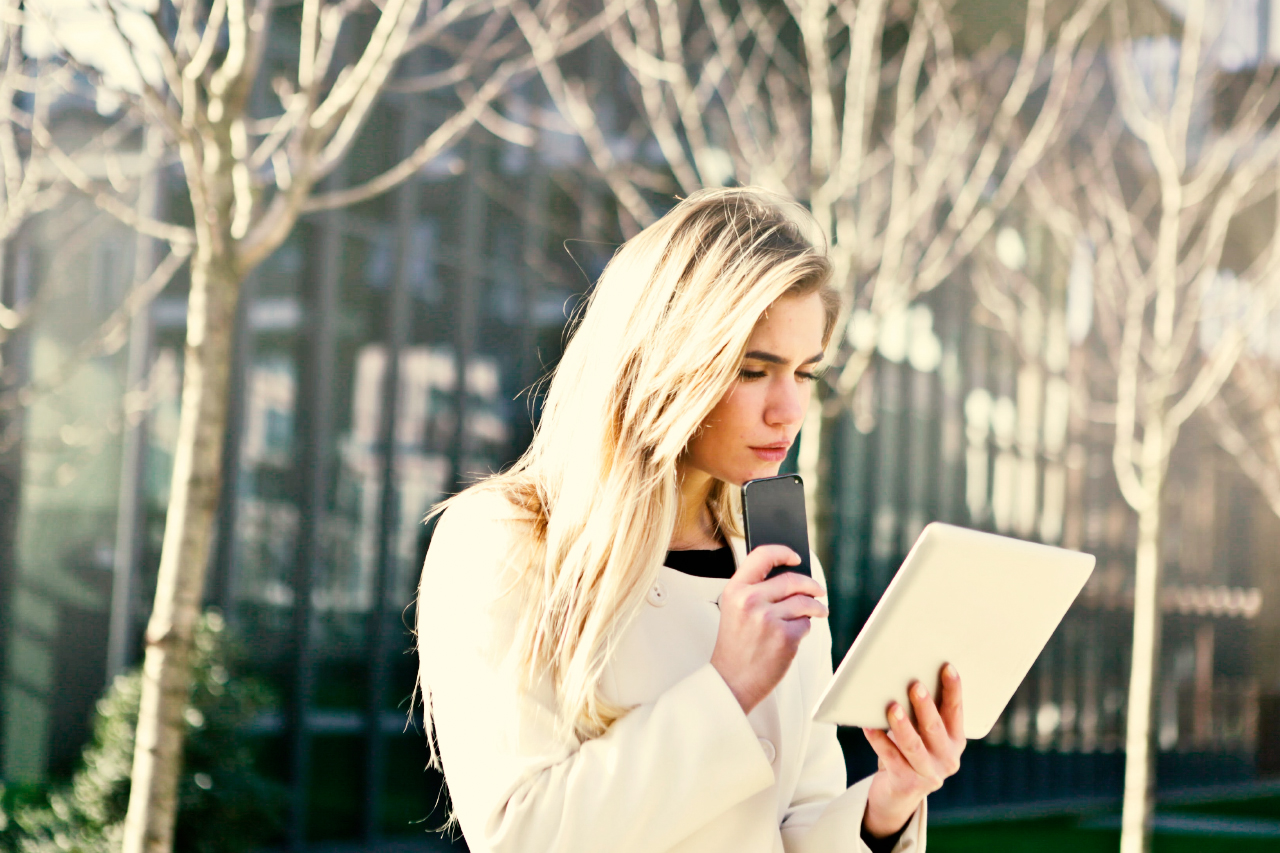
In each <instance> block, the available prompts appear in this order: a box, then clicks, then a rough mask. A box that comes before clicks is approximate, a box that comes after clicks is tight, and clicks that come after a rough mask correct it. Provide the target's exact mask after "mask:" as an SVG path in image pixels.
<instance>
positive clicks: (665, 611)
mask: <svg viewBox="0 0 1280 853" xmlns="http://www.w3.org/2000/svg"><path fill="white" fill-rule="evenodd" d="M812 230H813V229H812V222H811V221H809V220H807V219H806V217H805V214H804V212H803V210H802V209H801V208H799V207H798V206H797V205H794V204H792V203H788V202H785V201H783V200H781V199H778V198H775V197H773V196H770V195H768V194H766V193H763V192H761V191H758V190H751V189H726V190H714V191H703V192H699V193H695V194H694V195H692V196H690V197H689V198H688V199H687V200H685V201H683V202H681V203H680V204H679V205H677V206H676V207H675V208H674V209H673V210H672V211H671V212H670V213H668V214H667V215H666V216H665V217H663V218H662V219H661V220H660V221H658V222H657V223H655V224H654V225H652V226H650V227H649V228H647V229H645V230H644V231H643V232H642V233H640V234H639V235H637V236H636V237H635V238H633V239H632V240H629V241H628V242H627V243H626V244H625V245H624V246H623V247H622V248H621V249H620V250H619V251H618V252H617V254H616V255H615V256H614V258H613V260H612V261H611V262H610V264H609V266H608V268H607V269H606V270H605V272H604V273H603V275H602V276H601V277H600V280H599V282H598V283H597V285H596V287H595V289H594V292H593V293H592V295H591V299H590V301H589V304H588V307H587V308H586V311H585V313H584V314H583V315H582V317H581V320H580V323H579V324H578V327H577V329H576V331H575V333H574V335H573V338H572V340H571V341H570V343H569V345H568V347H567V348H566V350H565V353H564V357H563V359H562V360H561V362H560V365H559V367H558V368H557V370H556V373H555V376H554V378H553V379H552V381H551V386H550V389H549V392H548V395H547V402H546V406H545V409H544V412H543V416H542V420H541V423H540V425H539V428H538V431H537V434H536V435H535V437H534V439H533V442H532V444H531V445H530V447H529V449H528V451H527V452H526V453H525V454H524V456H523V457H522V458H521V459H520V460H519V461H518V462H517V463H516V464H515V465H514V466H513V467H512V468H511V469H510V470H508V471H506V472H504V473H502V474H499V475H496V476H493V477H491V478H489V479H487V480H484V481H482V482H480V483H478V484H476V485H474V486H472V487H471V488H469V489H467V490H465V491H464V492H462V493H461V494H459V495H457V496H455V497H453V498H451V499H449V500H448V501H445V502H444V503H443V504H442V505H441V506H439V507H437V508H436V510H435V511H436V512H441V511H443V512H444V514H443V515H442V516H441V518H440V521H439V524H438V526H437V528H436V531H435V534H434V536H433V540H432V543H431V546H430V549H429V551H428V553H427V559H426V564H425V565H424V567H423V575H422V585H421V588H420V592H419V606H418V613H419V617H418V620H419V622H418V630H419V656H420V661H421V671H420V676H421V683H422V686H423V693H424V699H425V702H426V705H427V709H428V715H427V717H428V726H429V727H430V726H431V725H432V723H434V732H435V740H433V741H432V759H433V762H436V761H440V762H442V764H443V770H444V773H445V778H446V780H447V782H448V785H449V791H450V794H451V797H452V800H453V806H454V809H455V814H456V817H457V818H458V820H459V821H460V823H461V827H462V831H463V835H464V836H465V838H466V840H467V843H468V845H469V847H470V849H471V850H472V851H473V853H486V852H487V851H493V853H498V851H531V853H553V852H554V851H584V852H585V851H591V853H595V851H636V853H649V851H652V853H657V851H697V852H698V853H720V851H724V853H756V851H759V853H775V851H788V853H792V851H805V853H808V852H809V851H812V853H836V851H855V850H866V849H867V847H866V846H864V845H865V844H871V845H873V846H874V847H875V848H876V849H881V848H883V849H894V850H908V849H910V850H922V849H923V848H924V839H925V828H924V821H925V818H924V796H925V795H926V794H927V793H929V792H930V791H932V790H935V789H936V788H937V787H938V786H939V785H940V784H941V782H942V780H943V779H944V778H945V777H946V776H948V775H950V774H951V773H954V772H955V770H956V768H957V767H958V763H959V755H960V751H961V750H962V749H963V745H964V737H963V734H962V731H963V728H962V725H961V720H960V713H961V709H960V690H959V681H958V678H956V677H955V675H954V673H950V674H944V676H943V679H942V684H943V695H942V697H941V701H940V705H939V706H935V704H934V702H933V700H932V699H931V698H930V697H929V696H928V694H927V692H924V688H923V685H915V686H914V687H913V690H912V702H913V705H914V712H915V715H916V719H917V720H918V721H919V723H920V730H919V731H917V729H916V727H915V726H913V724H912V723H911V722H910V719H909V717H908V716H907V715H906V714H905V713H904V709H902V708H899V707H897V706H896V705H895V706H892V707H890V708H889V709H887V712H888V730H889V733H885V732H881V731H867V737H868V739H869V740H870V742H871V745H872V747H873V748H874V749H875V750H876V752H877V754H878V755H879V756H880V769H879V771H878V772H877V773H876V774H874V775H873V776H871V777H868V778H867V779H864V780H862V781H861V782H858V783H857V784H855V785H854V786H852V787H850V788H848V789H847V790H846V787H845V765H844V760H843V757H842V754H841V751H840V747H839V744H838V742H837V740H836V733H835V727H834V726H831V725H828V724H820V723H815V722H813V721H812V720H811V719H810V718H809V713H810V710H811V709H812V707H813V705H814V704H815V702H816V700H817V698H818V696H819V694H820V693H821V691H822V690H823V688H824V687H825V686H826V683H827V681H828V679H829V678H830V676H831V657H830V655H831V635H830V633H829V631H828V628H827V625H826V621H825V617H826V615H827V608H826V606H825V605H824V604H823V602H822V601H821V600H820V599H822V598H824V596H825V588H824V586H823V580H822V570H821V567H820V566H819V565H818V563H817V560H816V559H813V560H812V566H813V574H814V577H813V578H808V577H805V576H803V575H800V574H797V573H794V572H785V573H782V574H780V575H778V576H777V577H775V578H772V579H768V580H766V579H765V578H766V576H767V575H768V574H769V571H770V569H772V568H773V567H775V566H778V565H794V564H796V563H797V562H798V561H799V558H798V557H797V556H796V555H795V554H794V552H792V551H790V550H789V549H787V548H784V547H782V546H777V545H774V546H762V547H759V548H756V549H755V550H754V551H753V552H751V553H750V554H746V553H744V546H743V542H742V538H741V525H740V518H741V504H740V495H739V487H740V486H741V484H742V483H743V482H744V481H746V480H748V479H752V478H756V477H764V476H771V475H773V474H776V473H777V469H778V466H779V463H780V462H781V460H782V458H783V456H784V455H785V453H786V447H787V446H788V445H790V443H791V442H792V441H793V440H794V439H795V437H796V434H797V432H798V431H799V428H800V423H801V420H802V418H803V415H804V412H805V408H806V406H807V404H808V399H809V395H810V393H811V380H812V379H813V378H814V374H813V371H814V369H815V368H816V367H817V363H818V362H819V360H820V359H821V358H822V355H823V352H824V350H825V348H826V346H827V344H828V342H829V340H830V337H831V334H832V330H833V328H834V326H835V320H836V315H837V312H838V309H839V299H838V296H837V294H836V291H835V290H834V289H833V288H832V287H831V285H830V283H829V278H830V272H831V271H830V265H829V263H828V261H827V259H826V257H825V256H824V254H823V252H822V251H820V250H819V249H818V248H815V243H816V241H813V240H811V239H808V238H807V237H806V236H805V235H806V232H811V231H812ZM437 744H438V749H439V752H438V754H437V752H436V747H437Z"/></svg>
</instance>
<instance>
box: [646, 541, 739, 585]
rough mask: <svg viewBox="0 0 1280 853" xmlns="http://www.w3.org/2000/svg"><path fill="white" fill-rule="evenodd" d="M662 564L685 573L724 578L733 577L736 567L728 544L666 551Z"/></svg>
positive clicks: (701, 576)
mask: <svg viewBox="0 0 1280 853" xmlns="http://www.w3.org/2000/svg"><path fill="white" fill-rule="evenodd" d="M663 565H664V566H667V567H668V568H672V569H675V570H676V571H678V572H682V573H684V574H686V575H697V576H698V577H700V578H724V579H725V580H728V579H729V578H731V577H733V572H734V569H735V568H736V566H735V565H734V563H733V549H732V548H730V547H729V546H728V545H725V546H724V547H723V548H716V549H715V550H713V551H668V552H667V561H666V562H665V563H663Z"/></svg>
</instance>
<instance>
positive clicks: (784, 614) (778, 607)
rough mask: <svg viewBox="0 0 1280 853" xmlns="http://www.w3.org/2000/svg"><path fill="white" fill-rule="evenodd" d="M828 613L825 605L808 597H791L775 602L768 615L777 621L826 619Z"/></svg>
mask: <svg viewBox="0 0 1280 853" xmlns="http://www.w3.org/2000/svg"><path fill="white" fill-rule="evenodd" d="M829 612H830V611H828V610H827V606H826V605H825V604H823V603H822V602H821V601H818V600H817V599H816V598H813V597H811V596H808V595H793V596H791V597H790V598H784V599H782V601H778V602H775V603H774V604H773V605H772V606H771V607H770V608H769V613H770V614H771V615H773V616H776V617H777V618H779V619H799V618H801V617H812V618H816V619H826V618H827V615H828V614H829Z"/></svg>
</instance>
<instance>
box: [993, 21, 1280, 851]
mask: <svg viewBox="0 0 1280 853" xmlns="http://www.w3.org/2000/svg"><path fill="white" fill-rule="evenodd" d="M1110 11H1111V16H1110V17H1111V29H1112V38H1111V42H1110V46H1109V50H1108V53H1107V65H1106V68H1107V72H1108V76H1109V80H1110V92H1111V93H1112V95H1113V96H1114V103H1115V109H1114V110H1112V111H1109V112H1108V113H1107V114H1106V117H1105V120H1104V121H1103V122H1102V123H1101V126H1098V125H1097V124H1093V125H1083V126H1082V129H1081V133H1080V134H1079V138H1078V141H1077V142H1076V143H1075V144H1073V145H1072V146H1071V147H1070V153H1069V154H1067V155H1064V156H1062V157H1058V158H1054V159H1053V160H1052V161H1050V162H1049V163H1047V164H1046V165H1045V167H1044V168H1043V169H1042V170H1041V171H1039V172H1037V173H1036V174H1033V175H1032V176H1031V177H1030V178H1029V180H1028V181H1027V182H1026V189H1027V190H1028V195H1029V199H1030V204H1031V209H1032V210H1033V211H1034V213H1035V216H1037V217H1039V218H1041V221H1042V222H1043V223H1045V224H1047V225H1048V226H1049V227H1050V229H1051V230H1052V232H1053V233H1054V234H1055V235H1056V237H1057V239H1058V243H1059V246H1060V249H1061V253H1062V256H1063V257H1066V258H1070V257H1072V256H1073V255H1080V256H1083V257H1084V258H1085V259H1086V260H1085V263H1086V264H1087V266H1088V268H1089V272H1090V273H1091V277H1092V293H1093V297H1092V298H1093V306H1094V317H1095V320H1094V323H1093V330H1094V331H1093V333H1092V334H1091V336H1090V338H1089V339H1088V341H1087V345H1088V346H1089V348H1090V353H1089V361H1090V364H1091V368H1092V369H1091V372H1090V374H1089V388H1088V389H1077V399H1078V400H1083V401H1086V402H1091V404H1092V407H1093V408H1094V409H1097V408H1102V409H1104V410H1105V417H1106V419H1107V420H1108V421H1111V422H1113V423H1114V425H1115V440H1114V447H1113V454H1112V460H1113V463H1114V468H1115V474H1116V479H1117V482H1118V484H1119V488H1120V492H1121V494H1122V495H1123V497H1124V500H1125V501H1126V502H1127V503H1128V504H1129V506H1131V507H1132V508H1133V510H1134V511H1135V512H1136V513H1137V516H1138V540H1137V542H1138V544H1137V553H1136V574H1135V587H1134V627H1133V654H1132V669H1131V673H1130V681H1129V704H1128V714H1127V723H1126V726H1127V729H1126V734H1125V749H1126V766H1125V787H1124V814H1123V829H1122V838H1121V849H1122V850H1123V851H1126V853H1138V852H1139V851H1146V850H1148V849H1150V837H1151V816H1152V804H1153V787H1154V745H1153V740H1152V737H1153V735H1152V719H1153V704H1154V703H1153V697H1154V695H1155V693H1154V690H1155V679H1156V666H1157V663H1158V661H1159V648H1160V611H1159V591H1160V576H1161V563H1162V557H1163V555H1162V553H1161V542H1162V539H1161V528H1162V525H1163V524H1164V518H1163V516H1162V513H1161V501H1162V496H1163V493H1164V488H1165V485H1166V482H1167V472H1168V464H1169V458H1170V454H1171V453H1172V451H1173V449H1174V447H1175V445H1176V443H1177V440H1178V435H1179V432H1180V431H1181V429H1182V427H1183V425H1184V424H1185V423H1186V422H1187V420H1188V418H1190V417H1191V416H1192V415H1193V414H1194V413H1195V412H1197V411H1198V410H1200V409H1202V408H1203V407H1205V406H1207V405H1211V404H1212V403H1213V401H1214V400H1215V398H1216V397H1217V395H1218V394H1219V392H1220V389H1221V388H1222V385H1223V383H1224V382H1225V381H1226V380H1227V378H1228V377H1229V376H1230V374H1231V372H1232V370H1233V369H1236V368H1237V365H1238V362H1239V359H1240V356H1241V354H1242V353H1243V352H1244V351H1245V349H1246V345H1247V343H1248V341H1249V338H1250V336H1251V335H1253V334H1255V333H1256V331H1257V329H1258V328H1259V327H1260V324H1262V323H1264V322H1267V318H1268V316H1269V315H1270V313H1271V311H1272V309H1273V308H1274V307H1275V305H1276V304H1277V302H1278V301H1280V228H1278V227H1276V225H1277V222H1280V220H1272V221H1271V222H1270V226H1271V227H1270V230H1269V231H1267V232H1266V233H1265V234H1263V235H1262V237H1261V239H1259V240H1256V241H1254V242H1255V246H1254V250H1253V251H1252V252H1250V253H1249V255H1248V257H1247V258H1245V259H1244V260H1241V259H1236V260H1235V261H1231V262H1229V260H1228V258H1227V256H1226V255H1224V250H1225V249H1226V248H1227V247H1228V245H1229V240H1228V237H1229V234H1230V233H1232V232H1233V230H1236V229H1238V228H1239V226H1240V224H1241V222H1242V221H1243V219H1244V218H1246V217H1248V216H1251V215H1253V216H1256V213H1255V212H1254V211H1255V208H1254V206H1255V205H1257V204H1259V203H1267V202H1268V200H1271V202H1270V203H1274V199H1276V198H1280V196H1277V195H1276V193H1277V184H1276V178H1277V175H1278V174H1280V173H1278V172H1277V156H1278V155H1280V129H1277V126H1276V116H1277V110H1278V109H1280V87H1278V86H1277V78H1276V73H1275V71H1274V69H1269V68H1261V67H1260V68H1258V69H1256V70H1254V71H1245V72H1237V73H1234V74H1228V73H1227V72H1225V71H1224V70H1223V69H1222V66H1221V64H1220V62H1219V61H1218V56H1217V50H1216V38H1217V35H1218V33H1219V31H1220V30H1221V25H1222V15H1221V12H1224V11H1226V10H1225V9H1220V8H1219V6H1218V5H1217V4H1213V3H1210V2H1207V0H1192V2H1190V3H1188V4H1187V9H1186V16H1185V19H1184V20H1183V22H1182V28H1181V33H1180V35H1179V36H1178V37H1177V38H1176V39H1173V38H1169V39H1164V40H1160V39H1155V40H1150V39H1146V40H1136V39H1134V38H1132V37H1131V31H1130V22H1129V18H1128V6H1127V4H1124V3H1113V4H1111V6H1110ZM1232 266H1234V267H1235V268H1234V270H1232V269H1231V267H1232ZM991 293H996V295H997V296H1000V294H999V293H998V292H997V291H990V292H989V295H990V294H991ZM1228 293H1231V294H1239V295H1241V297H1242V298H1243V299H1244V300H1245V301H1246V302H1247V305H1248V307H1249V310H1248V311H1237V310H1234V309H1233V308H1232V307H1231V306H1232V305H1233V304H1239V300H1238V299H1237V297H1236V296H1231V297H1230V298H1228V297H1227V296H1226V294H1228ZM1000 298H1004V299H1005V300H1006V301H1005V303H1004V304H1005V307H1006V311H1007V312H1009V313H1010V315H1011V316H1012V315H1013V314H1016V313H1017V309H1018V306H1019V305H1021V306H1024V307H1025V306H1026V305H1028V304H1029V300H1028V299H1026V298H1023V297H1022V296H1019V294H1018V293H1017V292H1015V289H1014V288H1012V287H1007V288H1006V289H1005V291H1004V293H1003V296H1002V297H1000ZM999 301H1000V300H999V298H997V300H996V302H999ZM988 302H989V303H990V300H988ZM1211 410H1212V409H1211Z"/></svg>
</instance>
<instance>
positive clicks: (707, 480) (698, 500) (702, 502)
mask: <svg viewBox="0 0 1280 853" xmlns="http://www.w3.org/2000/svg"><path fill="white" fill-rule="evenodd" d="M714 484H715V480H714V479H713V478H712V477H711V475H710V474H707V473H705V472H703V471H698V470H696V469H688V468H685V469H684V470H681V471H680V512H679V514H678V515H677V516H676V529H675V531H674V532H673V533H672V534H671V545H670V546H668V549H667V550H669V551H692V550H695V549H697V550H709V549H713V548H719V547H721V546H723V545H724V544H725V543H724V541H723V539H722V537H721V536H720V535H719V534H718V532H717V531H716V529H715V523H714V520H713V519H712V518H711V510H710V509H708V508H707V498H708V497H710V495H711V487H712V486H713V485H714Z"/></svg>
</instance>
